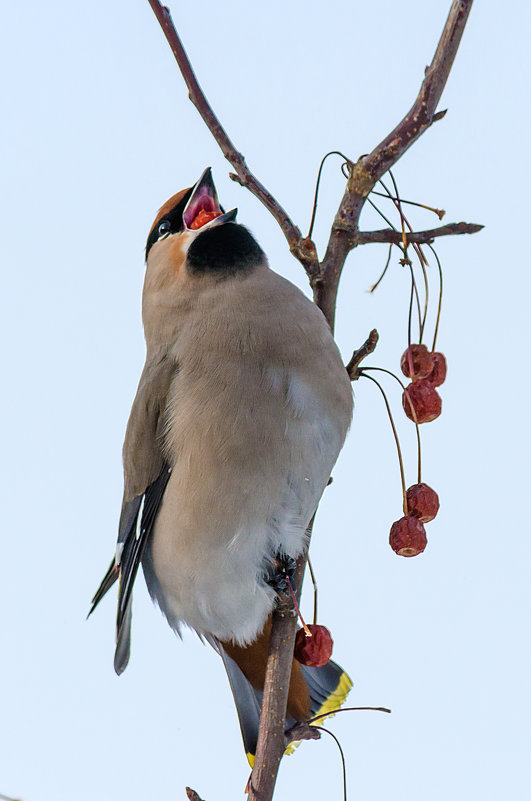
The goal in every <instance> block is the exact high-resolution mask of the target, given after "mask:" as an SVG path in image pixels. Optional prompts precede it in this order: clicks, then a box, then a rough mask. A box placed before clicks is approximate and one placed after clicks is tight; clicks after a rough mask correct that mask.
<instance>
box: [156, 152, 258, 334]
mask: <svg viewBox="0 0 531 801" xmlns="http://www.w3.org/2000/svg"><path fill="white" fill-rule="evenodd" d="M236 214H237V209H232V210H231V211H227V212H225V211H224V210H223V208H222V207H221V206H220V204H219V201H218V196H217V192H216V188H215V186H214V182H213V181H212V174H211V170H210V167H208V168H207V169H206V170H205V171H204V172H203V174H202V175H201V177H200V179H199V181H198V182H197V183H196V185H195V186H193V187H190V188H189V189H183V190H182V191H181V192H178V193H177V194H176V195H173V196H172V197H171V198H170V199H169V200H167V201H166V203H165V204H164V205H163V206H162V208H161V209H160V210H159V213H158V214H157V216H156V218H155V222H154V223H153V225H152V227H151V230H150V232H149V236H148V240H147V243H146V280H145V284H144V299H143V306H144V324H145V325H146V324H147V323H148V318H150V319H154V315H155V313H156V310H157V308H158V311H159V313H160V311H161V310H162V309H163V308H164V307H170V306H175V304H176V303H187V302H188V300H189V299H190V297H192V296H194V295H196V293H197V292H201V291H203V290H205V289H208V288H209V287H212V285H213V284H215V285H216V286H218V285H219V282H225V281H226V280H227V279H231V278H232V279H234V278H245V277H246V276H248V275H250V274H251V273H252V272H254V270H256V268H258V267H264V266H265V265H266V260H265V255H264V252H263V251H262V249H261V248H260V246H259V245H258V243H257V242H256V240H255V239H254V238H253V236H252V235H251V234H250V233H249V231H248V230H247V228H245V227H244V226H243V225H239V224H238V223H237V222H236Z"/></svg>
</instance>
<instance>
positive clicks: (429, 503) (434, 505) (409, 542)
mask: <svg viewBox="0 0 531 801" xmlns="http://www.w3.org/2000/svg"><path fill="white" fill-rule="evenodd" d="M406 505H407V515H406V516H405V517H401V518H400V520H397V521H396V523H393V525H392V526H391V533H390V534H389V545H390V546H391V548H392V549H393V551H394V552H395V553H397V554H398V555H399V556H417V555H418V554H419V553H422V551H423V550H424V548H425V547H426V545H427V542H428V540H427V539H426V530H425V528H424V523H429V521H430V520H433V518H434V517H435V515H436V514H437V512H438V511H439V496H438V495H437V493H436V492H435V490H433V489H432V488H431V487H429V486H428V485H427V484H413V486H411V487H410V488H409V489H408V491H407V492H406Z"/></svg>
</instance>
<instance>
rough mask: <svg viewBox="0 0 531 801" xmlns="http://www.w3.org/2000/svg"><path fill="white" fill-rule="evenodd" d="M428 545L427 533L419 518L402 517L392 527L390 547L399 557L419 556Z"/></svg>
mask: <svg viewBox="0 0 531 801" xmlns="http://www.w3.org/2000/svg"><path fill="white" fill-rule="evenodd" d="M427 543H428V540H427V539H426V531H425V530H424V526H423V525H422V523H421V522H420V520H419V519H418V518H417V517H413V516H412V515H408V516H407V517H401V518H400V520H397V521H396V523H393V525H392V526H391V533H390V534H389V545H390V546H391V548H392V549H393V551H394V552H395V553H397V554H398V555H399V556H417V555H418V554H419V553H422V551H423V550H424V548H425V547H426V545H427Z"/></svg>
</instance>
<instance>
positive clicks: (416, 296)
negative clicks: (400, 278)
mask: <svg viewBox="0 0 531 801" xmlns="http://www.w3.org/2000/svg"><path fill="white" fill-rule="evenodd" d="M407 263H408V265H409V270H410V272H411V287H412V291H413V292H414V293H415V300H416V302H417V314H418V318H419V345H422V328H423V319H422V314H421V311H420V296H419V290H418V287H417V282H416V280H415V273H414V272H413V264H412V263H411V261H410V259H408V260H407ZM412 306H413V298H411V300H410V303H409V320H408V336H409V337H410V338H411V317H412ZM408 345H411V342H408Z"/></svg>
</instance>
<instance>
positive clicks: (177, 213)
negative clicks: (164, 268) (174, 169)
mask: <svg viewBox="0 0 531 801" xmlns="http://www.w3.org/2000/svg"><path fill="white" fill-rule="evenodd" d="M191 194H192V190H191V189H190V190H189V191H188V192H186V194H185V195H184V197H183V198H182V199H181V200H180V201H179V203H177V205H176V206H175V208H173V209H172V210H171V211H170V212H169V213H168V214H165V215H164V217H163V218H162V220H159V222H158V223H157V225H156V226H155V227H154V229H153V230H152V232H151V233H150V235H149V237H148V241H147V242H146V259H147V257H148V254H149V251H150V250H151V248H152V247H153V245H154V244H155V242H157V241H158V240H159V239H160V237H161V236H162V234H161V233H159V227H160V226H161V225H162V223H165V222H168V223H169V225H170V227H169V229H168V230H167V231H166V232H165V233H171V234H178V233H179V231H182V230H183V211H184V207H185V206H186V204H187V203H188V200H189V198H190V195H191Z"/></svg>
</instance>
